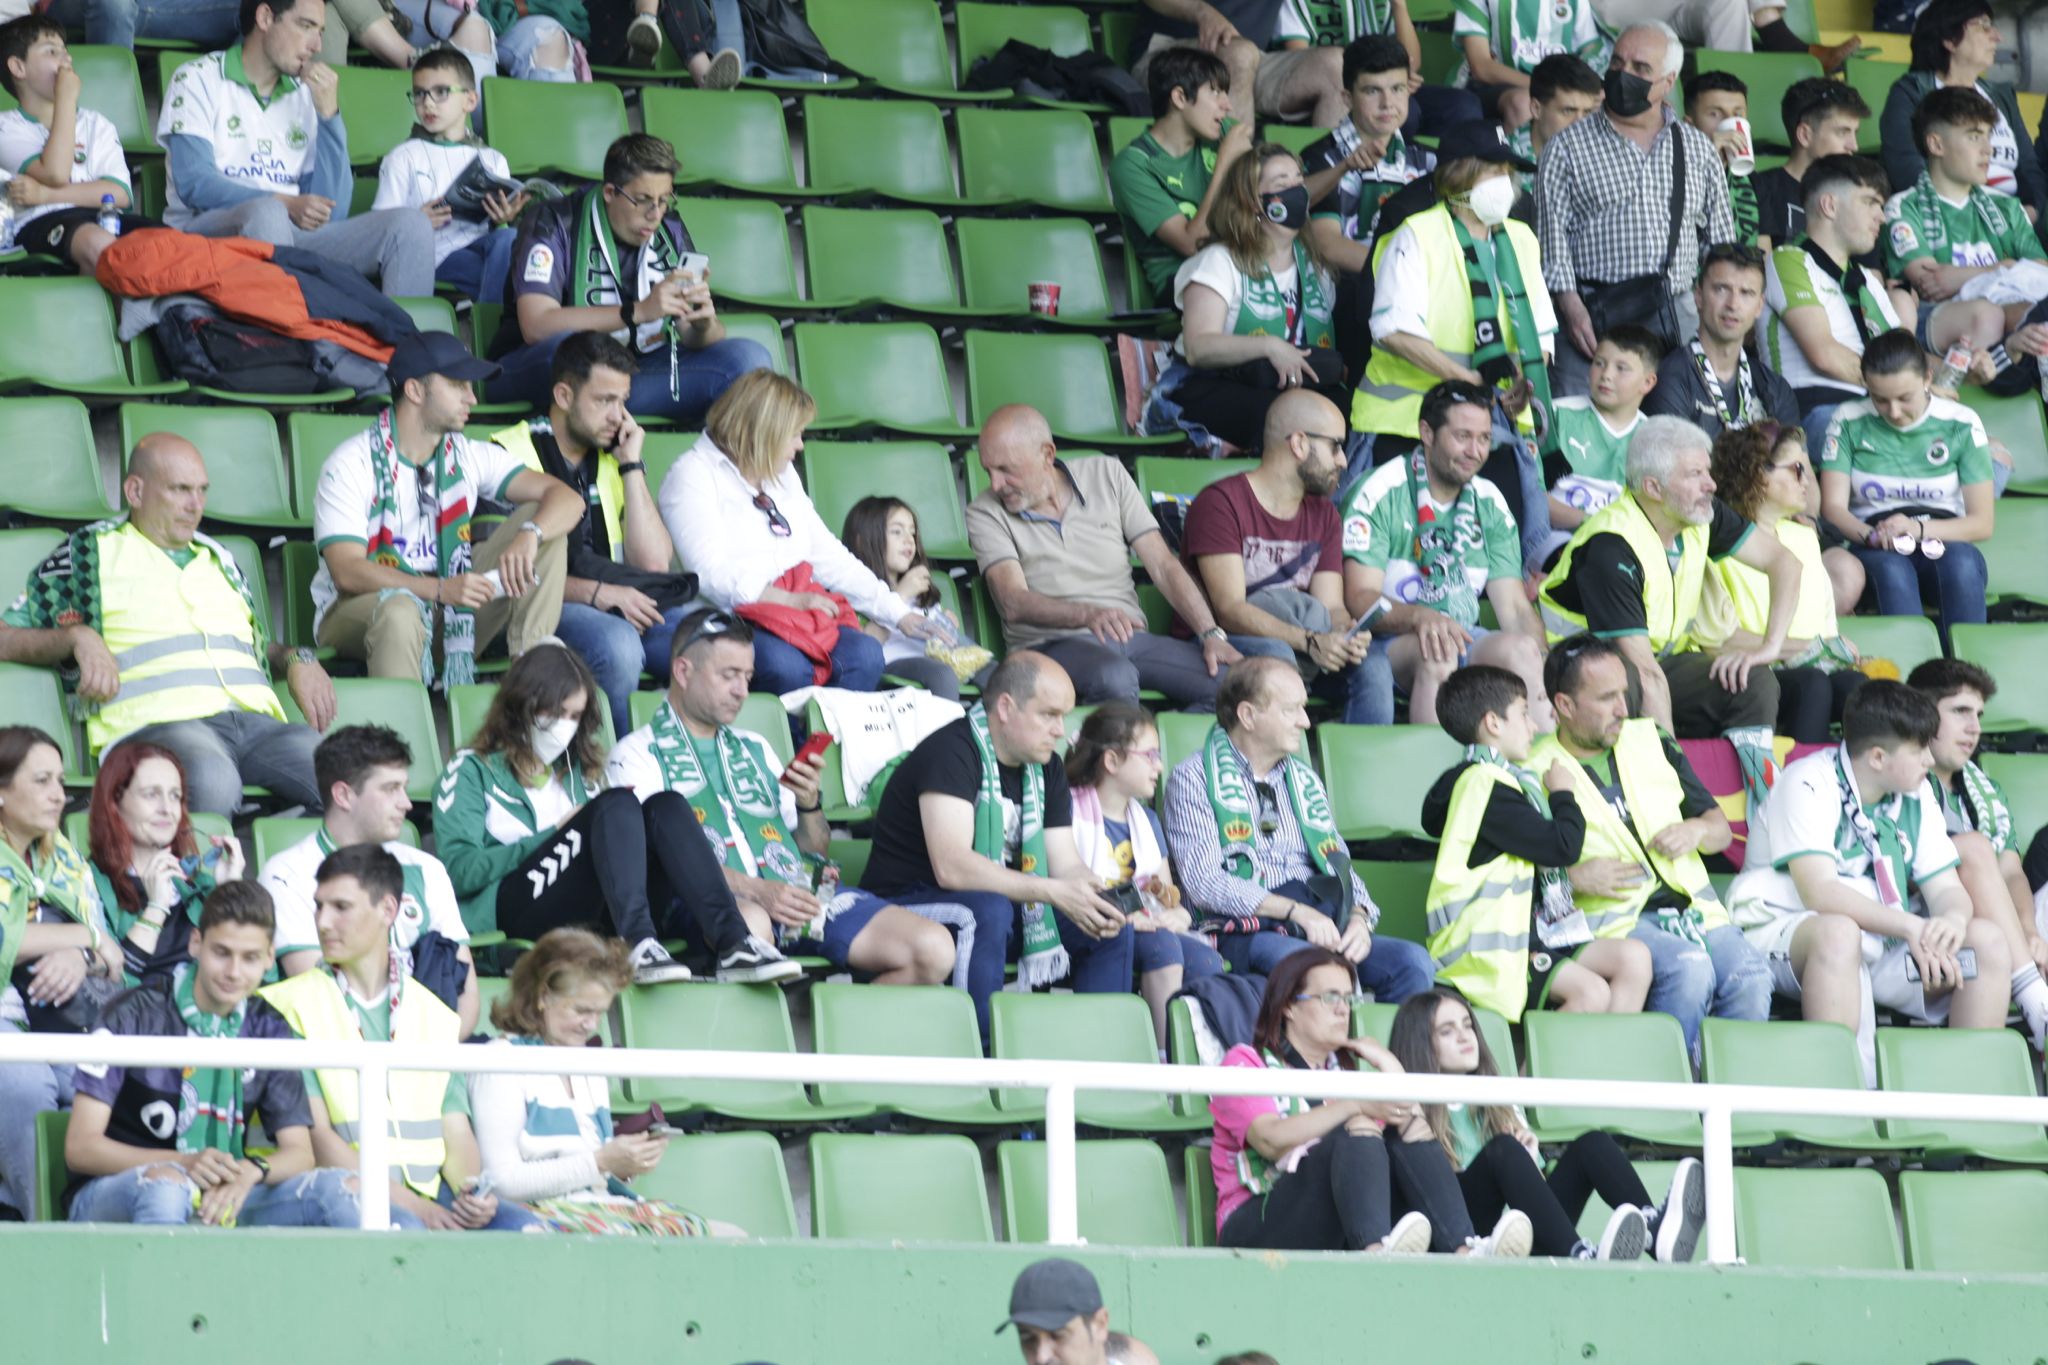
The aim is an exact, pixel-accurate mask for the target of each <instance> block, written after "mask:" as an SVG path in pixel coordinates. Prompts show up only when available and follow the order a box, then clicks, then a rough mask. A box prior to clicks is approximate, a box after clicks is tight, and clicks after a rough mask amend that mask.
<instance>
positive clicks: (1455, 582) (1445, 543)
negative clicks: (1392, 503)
mask: <svg viewBox="0 0 2048 1365" xmlns="http://www.w3.org/2000/svg"><path fill="white" fill-rule="evenodd" d="M1408 499H1409V501H1410V502H1411V503H1412V504H1413V505H1414V507H1415V571H1416V572H1417V573H1418V574H1420V575H1421V577H1420V578H1418V579H1417V580H1416V584H1415V603H1416V605H1417V606H1423V607H1428V608H1430V609H1431V610H1432V611H1440V612H1442V613H1443V614H1444V615H1446V616H1448V617H1450V618H1451V619H1452V620H1453V621H1456V622H1458V623H1459V624H1460V625H1465V626H1470V625H1472V624H1474V623H1475V622H1477V621H1478V620H1479V594H1478V592H1477V590H1475V589H1474V588H1473V586H1472V582H1471V580H1470V579H1469V578H1468V577H1467V576H1466V573H1465V555H1466V552H1467V551H1468V550H1470V549H1471V548H1472V547H1473V546H1474V545H1478V544H1482V543H1483V542H1484V541H1485V540H1486V532H1485V530H1484V529H1483V528H1482V527H1481V526H1480V524H1479V494H1478V492H1477V491H1476V490H1475V489H1474V488H1473V487H1472V485H1471V484H1469V483H1468V484H1466V485H1465V486H1464V487H1463V488H1461V489H1459V490H1458V496H1457V498H1456V499H1455V500H1453V501H1452V503H1451V510H1450V514H1449V515H1448V516H1447V517H1445V518H1443V519H1441V520H1440V519H1439V518H1438V517H1437V514H1436V508H1435V507H1433V506H1431V505H1430V501H1429V470H1428V468H1427V466H1426V465H1425V463H1424V461H1423V457H1422V447H1421V446H1417V447H1415V449H1414V450H1413V451H1411V452H1409V456H1408Z"/></svg>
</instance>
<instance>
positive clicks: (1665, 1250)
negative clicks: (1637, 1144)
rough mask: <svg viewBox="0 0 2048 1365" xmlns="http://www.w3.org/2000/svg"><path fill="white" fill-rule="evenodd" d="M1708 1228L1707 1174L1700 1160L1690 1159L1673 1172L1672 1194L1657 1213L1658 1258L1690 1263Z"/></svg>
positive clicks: (1679, 1164) (1665, 1198)
mask: <svg viewBox="0 0 2048 1365" xmlns="http://www.w3.org/2000/svg"><path fill="white" fill-rule="evenodd" d="M1706 1225H1707V1173H1706V1170H1705V1168H1704V1167H1702V1166H1701V1165H1700V1163H1699V1161H1698V1159H1697V1158H1695V1157H1686V1158H1685V1159H1684V1160H1683V1161H1680V1162H1679V1163H1678V1169H1676V1170H1674V1171H1673V1172H1672V1173H1671V1193H1670V1194H1668V1195H1666V1196H1664V1203H1663V1205H1662V1207H1660V1208H1659V1209H1658V1210H1657V1233H1656V1245H1657V1259H1658V1260H1660V1261H1665V1262H1679V1263H1683V1262H1686V1261H1690V1260H1691V1259H1692V1253H1693V1248H1695V1247H1697V1246H1698V1245H1699V1241H1700V1230H1701V1229H1702V1228H1704V1227H1705V1226H1706Z"/></svg>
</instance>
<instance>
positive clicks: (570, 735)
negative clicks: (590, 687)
mask: <svg viewBox="0 0 2048 1365" xmlns="http://www.w3.org/2000/svg"><path fill="white" fill-rule="evenodd" d="M578 724H580V722H579V721H577V720H576V719H574V718H573V717H570V716H557V717H555V718H554V719H553V720H547V721H539V722H537V723H536V724H535V725H534V727H533V756H534V757H535V758H537V759H539V760H540V761H541V762H542V763H545V764H547V765H548V766H549V767H553V766H554V762H555V760H556V759H558V758H560V757H561V756H562V755H563V754H564V753H565V752H567V751H568V748H569V744H570V741H572V740H574V739H575V738H576V727H577V726H578Z"/></svg>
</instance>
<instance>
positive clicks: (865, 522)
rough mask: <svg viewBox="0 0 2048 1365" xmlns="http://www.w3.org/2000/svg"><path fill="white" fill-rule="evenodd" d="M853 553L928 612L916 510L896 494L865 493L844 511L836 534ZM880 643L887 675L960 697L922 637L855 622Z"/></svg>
mask: <svg viewBox="0 0 2048 1365" xmlns="http://www.w3.org/2000/svg"><path fill="white" fill-rule="evenodd" d="M839 539H840V541H841V542H842V543H843V544H844V545H845V546H846V548H847V549H849V550H851V551H853V554H854V557H855V558H856V559H858V560H860V562H861V563H863V564H865V565H867V566H868V568H869V569H871V570H873V571H874V575H875V577H877V578H879V579H881V580H882V581H883V582H884V583H886V584H888V585H889V589H890V591H892V592H894V593H896V594H897V595H898V596H900V597H901V598H902V599H903V600H904V601H906V602H908V603H910V605H911V606H913V607H915V608H917V610H919V611H921V612H929V611H930V610H931V609H932V608H933V607H935V606H937V605H938V604H939V590H938V589H937V588H935V587H933V586H932V568H931V562H930V561H929V560H927V559H926V558H925V554H924V540H923V537H921V536H919V535H918V533H917V513H915V512H913V511H911V510H910V505H909V504H908V503H905V502H903V501H902V500H900V499H898V498H888V497H881V496H875V497H867V498H862V499H861V500H860V501H859V502H857V503H855V504H854V505H853V508H852V510H850V511H849V512H847V514H846V525H845V526H844V527H843V528H842V530H841V534H840V537H839ZM861 629H862V630H864V631H866V632H867V633H868V634H869V635H872V636H874V637H875V638H876V639H877V640H880V641H881V642H882V663H883V665H884V667H885V668H886V669H887V671H888V672H889V674H890V675H891V676H893V677H898V678H906V679H908V680H910V681H911V682H914V683H917V684H919V685H920V686H922V687H924V688H925V689H926V690H928V691H929V692H931V694H932V695H933V696H936V697H944V698H945V699H946V700H947V701H958V700H960V679H959V677H958V676H957V675H955V673H954V672H953V668H952V666H951V665H950V664H948V663H946V661H945V660H943V659H934V658H931V657H929V656H928V655H927V654H926V653H925V642H924V641H923V640H917V639H912V638H911V637H910V636H908V635H905V634H904V633H903V632H902V631H900V630H897V629H896V628H895V627H893V626H885V625H883V624H882V623H881V622H879V621H869V622H867V623H866V624H864V625H863V626H862V627H861Z"/></svg>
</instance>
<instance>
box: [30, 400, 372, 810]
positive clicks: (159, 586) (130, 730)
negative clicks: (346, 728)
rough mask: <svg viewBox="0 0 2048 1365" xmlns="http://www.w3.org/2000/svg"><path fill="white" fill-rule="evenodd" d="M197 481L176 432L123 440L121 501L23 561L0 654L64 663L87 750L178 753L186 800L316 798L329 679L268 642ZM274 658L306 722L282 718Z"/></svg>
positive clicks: (217, 806)
mask: <svg viewBox="0 0 2048 1365" xmlns="http://www.w3.org/2000/svg"><path fill="white" fill-rule="evenodd" d="M206 491H207V478H206V461H205V460H204V459H203V458H202V457H201V456H200V454H199V451H198V449H197V448H196V447H194V446H193V444H192V443H191V442H190V441H187V440H186V439H185V438H184V437H182V436H173V435H170V434H168V433H166V432H153V433H151V434H150V435H147V436H145V437H143V438H142V439H141V440H140V441H137V442H136V443H135V450H134V452H133V453H132V454H131V455H130V456H129V458H128V476H127V478H125V479H124V480H122V483H121V495H122V497H124V498H125V499H127V502H128V514H127V515H126V516H125V517H115V518H112V519H110V520H107V521H101V522H95V523H93V524H92V525H90V526H87V527H84V528H82V529H80V530H77V531H74V532H72V533H71V536H70V538H69V539H67V540H66V541H65V542H64V543H63V544H62V545H60V546H58V547H57V548H56V549H55V550H54V551H52V552H51V554H50V556H49V558H47V559H45V560H44V561H43V562H42V563H41V564H38V565H37V566H36V567H35V569H34V571H32V572H31V573H30V574H29V578H28V586H27V589H26V590H25V591H24V592H23V593H22V595H21V596H20V597H19V598H17V599H15V603H14V605H13V606H12V607H11V608H9V609H8V611H7V613H6V615H5V616H0V662H10V663H24V664H37V665H40V666H42V667H46V668H55V667H67V666H68V671H67V678H68V680H69V682H70V685H71V690H72V692H73V694H74V695H75V696H76V697H77V699H78V700H79V701H80V702H83V703H84V704H85V707H86V717H85V735H86V740H87V743H88V744H89V745H90V746H91V749H92V751H93V752H94V753H96V754H97V753H100V752H102V751H104V750H106V749H107V748H109V747H111V746H112V745H115V744H118V743H120V742H122V741H124V740H129V739H139V740H146V741H148V742H150V743H153V744H161V745H163V746H164V747H165V748H166V749H169V750H170V751H171V752H172V753H174V754H176V755H177V756H178V760H179V762H181V763H182V764H184V766H185V797H186V801H187V803H188V804H189V805H190V806H191V808H192V809H193V810H198V811H208V812H211V813H213V814H217V815H227V814H231V813H232V812H233V811H234V810H235V809H236V808H237V807H239V806H240V805H241V804H242V785H243V784H244V783H245V782H246V783H255V784H257V785H259V786H264V787H268V788H269V789H270V790H271V791H273V792H275V793H276V794H277V795H278V796H279V797H280V798H281V799H282V800H284V801H286V802H289V803H291V804H294V805H301V806H307V807H310V808H312V809H315V810H317V809H319V807H320V805H321V802H322V794H321V791H320V787H319V784H318V783H317V782H315V781H314V778H313V746H314V745H316V744H318V743H319V742H320V736H319V735H318V734H316V733H315V731H316V730H325V729H326V728H327V726H328V725H329V724H330V723H331V722H332V721H333V719H334V684H333V683H332V682H331V681H330V680H329V679H328V677H327V672H326V670H325V669H323V668H321V667H320V665H319V664H318V663H317V662H316V661H315V660H314V658H313V651H312V650H310V649H290V648H287V647H286V646H284V645H281V644H277V643H274V642H273V641H271V640H270V638H269V635H270V628H269V623H268V622H266V621H264V620H263V618H262V617H261V616H260V615H259V614H258V613H257V610H256V599H255V597H254V596H253V595H252V593H251V590H250V587H249V585H248V584H247V583H245V582H244V581H243V579H242V571H241V570H240V569H239V568H238V567H237V566H236V564H235V560H234V557H233V556H232V555H230V554H229V553H228V552H227V550H226V549H224V548H222V546H221V545H220V543H219V542H217V541H215V540H213V539H212V538H211V537H209V536H206V535H202V534H201V533H200V530H199V520H200V518H201V517H202V516H204V515H205V512H206ZM273 670H283V676H284V678H285V680H286V683H287V685H288V687H289V688H290V690H291V694H292V700H294V701H295V702H297V703H298V705H299V709H300V710H301V711H303V712H304V713H305V716H306V718H307V719H308V720H309V721H311V722H312V724H311V726H310V727H309V726H306V725H293V724H290V723H288V722H287V721H286V720H285V712H284V707H283V705H282V704H281V703H280V702H279V701H278V698H277V694H276V693H274V692H272V691H271V689H270V680H271V677H272V674H273Z"/></svg>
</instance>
